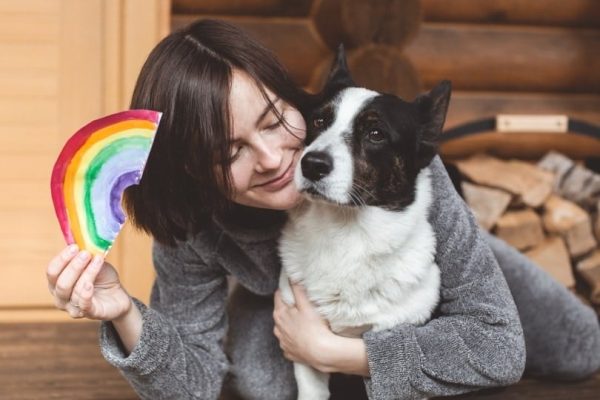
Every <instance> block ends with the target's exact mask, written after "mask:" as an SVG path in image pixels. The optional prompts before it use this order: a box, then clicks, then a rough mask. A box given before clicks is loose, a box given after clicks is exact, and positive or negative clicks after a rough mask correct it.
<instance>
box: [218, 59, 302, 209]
mask: <svg viewBox="0 0 600 400" xmlns="http://www.w3.org/2000/svg"><path fill="white" fill-rule="evenodd" d="M265 90H266V93H267V95H268V97H269V99H270V100H271V101H272V102H273V103H274V105H275V107H276V108H277V110H279V112H280V113H281V114H282V115H283V118H284V119H285V121H287V125H288V126H287V128H288V129H289V131H291V133H290V132H289V131H288V129H286V126H284V124H283V123H281V122H279V119H278V118H277V116H276V115H275V113H273V112H272V111H271V110H270V108H269V107H268V104H267V101H266V100H265V99H264V98H263V96H262V94H261V92H260V91H259V89H258V87H257V86H256V84H255V82H254V81H253V80H252V79H251V78H250V77H249V76H248V75H246V74H245V73H243V72H240V71H239V70H234V71H233V79H232V85H231V92H230V94H229V102H230V103H229V105H230V111H231V116H232V120H233V121H232V131H233V142H232V143H233V144H232V146H231V156H232V157H233V161H232V165H231V177H232V181H233V189H234V195H233V198H232V200H233V201H234V202H235V203H238V204H242V205H245V206H250V207H257V208H269V209H275V210H287V209H290V208H292V207H294V206H295V205H297V204H298V203H299V202H300V201H301V199H302V198H301V196H300V193H299V192H298V191H297V190H296V186H295V185H294V179H293V177H294V168H295V166H296V163H297V162H298V159H299V157H300V155H301V154H302V148H303V147H304V138H305V136H306V124H305V122H304V119H303V118H302V114H300V112H299V111H298V110H296V109H295V108H294V107H292V106H291V105H289V104H287V103H285V102H284V101H283V100H281V99H278V98H277V96H276V95H275V94H274V93H272V92H271V91H270V90H268V89H266V88H265ZM292 133H293V134H292Z"/></svg>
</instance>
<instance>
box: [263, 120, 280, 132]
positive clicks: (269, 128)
mask: <svg viewBox="0 0 600 400" xmlns="http://www.w3.org/2000/svg"><path fill="white" fill-rule="evenodd" d="M281 123H282V121H281V120H280V119H278V120H277V121H276V122H275V123H273V124H271V125H269V126H267V127H266V128H265V129H266V130H273V129H275V128H277V127H279V125H281Z"/></svg>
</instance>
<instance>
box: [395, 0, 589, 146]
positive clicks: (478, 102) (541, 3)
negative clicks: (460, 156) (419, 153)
mask: <svg viewBox="0 0 600 400" xmlns="http://www.w3.org/2000/svg"><path fill="white" fill-rule="evenodd" d="M421 6H422V12H423V24H422V25H421V28H420V33H419V36H418V37H417V38H416V40H414V41H413V42H412V43H411V45H410V46H409V48H407V50H406V55H407V56H408V57H409V58H410V59H411V60H412V61H413V62H414V65H415V68H416V69H417V70H418V71H419V74H420V76H421V78H422V80H423V84H424V87H425V88H427V87H430V86H431V85H432V84H434V82H436V81H437V80H439V79H440V78H441V77H445V78H448V79H450V80H452V83H453V88H454V93H453V98H452V101H451V103H450V109H449V114H448V119H447V121H446V128H451V127H453V126H456V125H458V124H460V123H462V122H466V121H469V120H473V119H476V118H481V117H489V116H493V115H495V114H501V113H514V114H526V113H530V114H566V115H569V116H571V117H576V118H580V119H583V120H585V121H588V122H591V123H595V124H600V108H598V107H599V106H600V2H599V1H597V0H569V1H564V0H527V1H521V0H493V1H492V0H453V1H452V6H451V7H448V2H447V1H444V0H421ZM433 60H435V62H433ZM553 140H554V139H553Z"/></svg>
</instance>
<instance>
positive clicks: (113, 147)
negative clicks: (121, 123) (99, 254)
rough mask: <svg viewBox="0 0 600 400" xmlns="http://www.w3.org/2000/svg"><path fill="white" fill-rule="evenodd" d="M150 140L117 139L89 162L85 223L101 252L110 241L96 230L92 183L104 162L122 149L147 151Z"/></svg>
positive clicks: (141, 138) (86, 179) (107, 246)
mask: <svg viewBox="0 0 600 400" xmlns="http://www.w3.org/2000/svg"><path fill="white" fill-rule="evenodd" d="M150 142H151V138H147V137H139V136H136V137H126V138H123V139H118V140H115V141H114V142H112V143H111V144H109V145H108V146H106V147H105V148H103V149H102V150H101V151H100V152H98V154H96V156H95V157H94V158H93V159H92V161H91V162H90V166H89V168H88V170H87V171H86V173H85V181H84V182H85V186H84V190H83V191H84V194H85V197H84V206H85V211H86V221H87V225H88V233H89V234H90V238H91V240H92V242H93V243H94V244H95V245H96V246H98V247H99V248H101V249H102V250H106V249H108V248H109V247H110V245H111V240H106V239H104V238H102V237H100V235H99V233H98V229H97V227H96V223H95V221H94V216H93V210H92V187H93V186H94V182H95V181H96V178H97V177H98V174H99V173H100V169H101V168H102V166H104V164H106V162H107V161H108V160H109V159H111V158H112V157H114V156H115V155H116V154H118V153H119V152H121V151H123V150H124V149H130V148H136V147H139V148H143V149H148V148H149V147H150Z"/></svg>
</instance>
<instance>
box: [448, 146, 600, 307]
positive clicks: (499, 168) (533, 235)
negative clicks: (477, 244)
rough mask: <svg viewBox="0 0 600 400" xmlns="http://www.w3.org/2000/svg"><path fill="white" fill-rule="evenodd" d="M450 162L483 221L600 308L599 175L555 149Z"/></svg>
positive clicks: (484, 224) (465, 197)
mask: <svg viewBox="0 0 600 400" xmlns="http://www.w3.org/2000/svg"><path fill="white" fill-rule="evenodd" d="M452 164H454V165H455V166H456V168H457V169H458V171H459V172H460V175H461V178H462V180H461V182H460V189H461V191H462V196H463V198H464V199H465V201H466V202H467V204H469V206H470V207H471V209H472V210H473V213H474V215H475V217H476V219H477V221H478V223H479V224H480V226H481V227H482V228H484V229H486V230H487V231H489V232H491V233H493V234H495V235H496V236H498V237H500V238H501V239H503V240H505V241H506V242H507V243H509V244H511V245H512V246H514V247H516V248H517V249H519V250H520V251H521V252H522V253H523V254H525V255H526V256H527V257H529V258H530V259H532V260H533V261H534V262H535V263H536V264H538V265H539V266H541V267H542V268H543V269H544V270H545V271H546V272H548V273H549V274H550V275H551V276H552V277H554V278H555V279H556V280H558V281H559V282H560V283H561V284H563V285H564V286H565V287H567V288H568V289H570V290H572V291H574V292H575V293H576V294H578V296H579V297H580V298H581V299H582V301H584V302H586V303H587V304H591V305H592V306H595V308H596V310H597V311H598V312H600V248H599V247H600V246H599V242H600V174H598V173H595V172H594V171H592V170H590V169H587V168H586V167H585V166H583V165H582V163H580V162H577V161H574V160H572V159H569V158H568V157H566V156H565V155H563V154H561V153H558V152H555V151H552V152H549V153H548V154H546V155H545V156H544V157H543V158H542V159H540V160H539V161H538V162H536V163H534V162H527V161H522V160H515V159H511V160H505V159H500V158H496V157H493V156H490V155H486V154H476V155H474V156H471V157H470V158H467V159H460V160H455V161H453V162H452Z"/></svg>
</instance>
